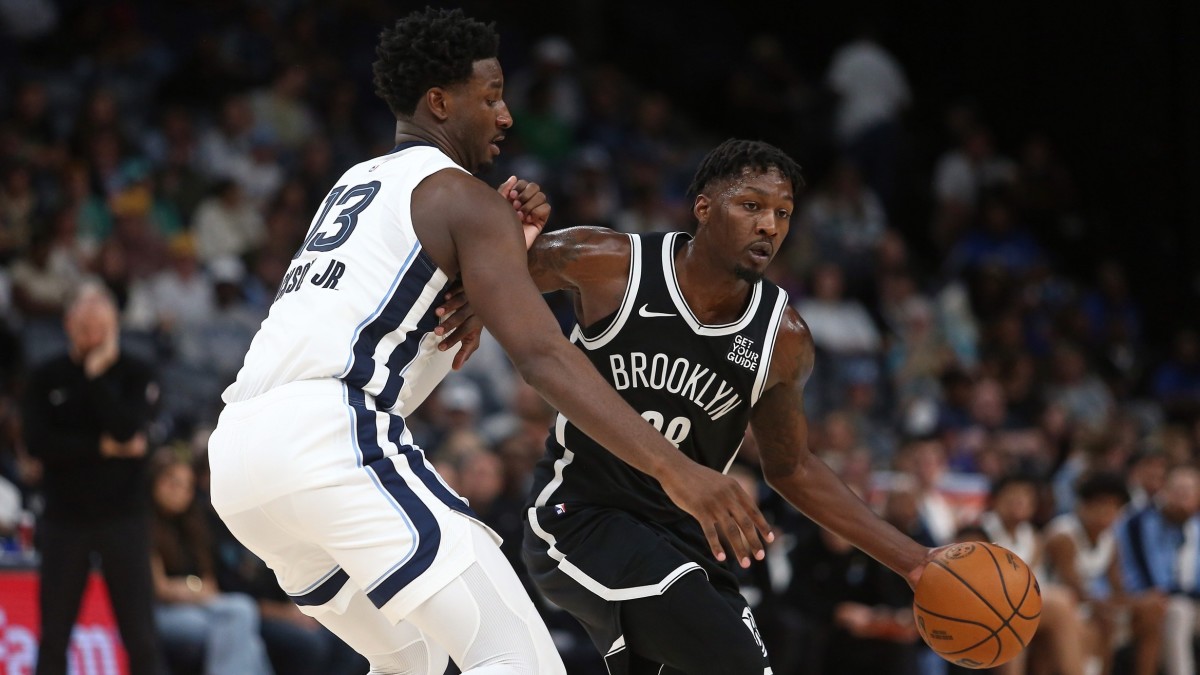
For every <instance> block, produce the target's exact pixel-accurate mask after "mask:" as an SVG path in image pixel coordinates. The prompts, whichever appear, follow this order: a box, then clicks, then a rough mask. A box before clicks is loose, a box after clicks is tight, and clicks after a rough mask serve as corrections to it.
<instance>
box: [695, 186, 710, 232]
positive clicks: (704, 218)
mask: <svg viewBox="0 0 1200 675" xmlns="http://www.w3.org/2000/svg"><path fill="white" fill-rule="evenodd" d="M710 206H712V201H711V200H710V199H709V198H708V195H705V194H703V193H701V194H698V195H696V202H695V203H694V204H692V215H694V216H696V222H698V223H700V224H701V225H704V224H707V223H708V213H709V207H710Z"/></svg>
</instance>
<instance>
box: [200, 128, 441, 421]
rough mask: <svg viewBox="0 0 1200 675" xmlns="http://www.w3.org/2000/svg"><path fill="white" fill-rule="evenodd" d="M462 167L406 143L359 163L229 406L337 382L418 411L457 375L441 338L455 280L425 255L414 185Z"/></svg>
mask: <svg viewBox="0 0 1200 675" xmlns="http://www.w3.org/2000/svg"><path fill="white" fill-rule="evenodd" d="M443 169H457V170H460V171H463V169H462V167H459V166H458V165H457V164H455V163H454V162H453V161H452V160H451V159H450V158H449V157H448V156H446V154H445V153H443V152H442V151H441V150H439V149H438V148H436V147H434V146H432V145H429V144H427V143H405V144H401V145H400V146H397V148H396V149H395V150H393V151H392V152H391V153H390V154H387V155H384V156H383V157H377V158H375V159H372V160H369V161H366V162H363V163H361V164H358V165H356V166H354V167H352V168H351V169H350V170H348V171H347V172H346V173H345V174H343V175H342V177H341V179H339V180H338V182H337V185H336V186H335V187H334V188H333V189H332V190H330V192H329V195H328V196H327V197H326V198H325V202H324V204H323V205H322V206H321V209H320V210H319V212H318V213H317V214H316V216H315V217H314V218H313V221H312V224H311V225H310V226H309V231H308V236H307V237H306V238H305V240H304V243H303V244H302V245H301V246H300V249H299V250H298V251H297V252H296V255H295V257H294V258H293V259H292V264H291V266H290V268H289V269H288V271H287V274H285V275H284V278H283V282H282V283H281V284H280V286H279V290H278V292H277V293H276V295H275V301H274V304H272V305H271V311H270V314H269V315H268V316H267V318H266V320H265V321H263V324H262V327H261V328H260V329H259V331H258V334H257V335H255V336H254V341H253V343H252V344H251V345H250V350H249V352H248V353H247V354H246V360H245V363H244V364H243V366H242V369H241V371H240V372H238V376H237V381H236V382H234V383H233V384H232V385H230V386H229V388H227V389H226V390H225V393H224V395H223V396H222V398H223V399H224V401H225V403H227V404H229V403H236V402H240V401H245V400H248V399H251V398H254V397H255V396H258V395H259V394H263V393H265V392H267V391H270V390H272V389H274V388H275V387H278V386H280V385H284V384H288V383H289V382H295V381H298V380H307V379H314V378H329V377H333V378H338V379H341V380H343V381H344V382H345V383H346V385H348V386H349V387H350V388H351V389H358V390H361V391H364V392H366V393H367V394H370V395H371V396H373V397H374V398H375V402H376V406H377V408H378V409H380V410H387V411H389V412H394V413H396V414H398V415H402V416H404V415H408V414H409V413H411V412H412V411H413V410H414V409H415V408H416V407H417V406H418V405H420V403H421V401H423V400H424V399H425V397H426V396H427V395H428V394H429V392H430V391H431V390H432V389H433V387H434V386H436V385H437V383H438V382H440V381H441V379H442V378H443V377H444V376H445V375H446V373H447V372H448V371H449V370H450V365H451V362H452V361H453V350H448V351H445V352H442V351H439V350H438V349H437V345H438V343H439V342H440V341H441V339H440V338H438V337H437V336H435V335H434V334H433V333H432V330H433V328H434V327H435V326H437V323H438V319H437V316H436V315H435V314H434V310H435V309H436V308H437V307H438V306H439V305H441V304H442V303H441V298H442V295H443V291H444V289H445V288H446V286H447V282H448V281H449V280H448V278H447V277H446V274H445V273H444V272H442V270H440V269H438V268H437V266H436V265H435V264H434V263H433V261H432V260H431V259H430V258H429V256H428V255H426V254H425V252H424V251H423V250H422V248H421V244H420V242H419V241H417V235H416V233H415V231H414V230H413V224H412V215H411V211H410V209H409V206H410V202H411V200H412V193H413V190H414V189H415V188H416V187H417V185H418V184H420V183H421V181H423V180H425V179H426V178H428V177H429V176H430V175H432V174H434V173H436V172H438V171H441V170H443Z"/></svg>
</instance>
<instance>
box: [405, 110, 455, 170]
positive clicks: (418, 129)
mask: <svg viewBox="0 0 1200 675" xmlns="http://www.w3.org/2000/svg"><path fill="white" fill-rule="evenodd" d="M412 141H424V142H426V143H431V144H433V145H435V146H437V148H438V149H439V150H441V151H442V152H444V153H446V155H447V156H448V157H450V159H452V160H454V163H455V164H458V165H459V166H461V167H463V168H466V165H465V164H464V163H463V161H464V160H463V158H462V157H461V156H460V155H459V153H458V151H456V150H455V149H454V145H453V144H452V143H450V139H449V137H447V136H446V134H445V133H442V132H441V129H439V128H436V127H435V128H429V127H427V126H425V125H422V124H420V123H418V122H416V121H415V120H396V138H395V142H396V145H400V144H401V143H409V142H412Z"/></svg>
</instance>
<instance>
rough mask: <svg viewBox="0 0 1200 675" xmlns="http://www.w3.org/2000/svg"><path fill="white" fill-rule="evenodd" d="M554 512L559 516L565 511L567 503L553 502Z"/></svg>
mask: <svg viewBox="0 0 1200 675" xmlns="http://www.w3.org/2000/svg"><path fill="white" fill-rule="evenodd" d="M554 512H555V513H557V514H558V515H560V516H561V515H562V514H564V513H566V512H567V505H566V504H555V505H554Z"/></svg>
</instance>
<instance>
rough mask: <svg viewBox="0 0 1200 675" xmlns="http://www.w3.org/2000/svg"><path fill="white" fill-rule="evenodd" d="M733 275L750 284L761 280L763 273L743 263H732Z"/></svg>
mask: <svg viewBox="0 0 1200 675" xmlns="http://www.w3.org/2000/svg"><path fill="white" fill-rule="evenodd" d="M733 276H735V277H737V278H739V279H741V280H742V281H749V282H750V283H752V284H757V283H758V282H760V281H762V278H763V273H762V272H759V271H758V270H755V269H751V268H749V267H745V266H744V265H734V266H733Z"/></svg>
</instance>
